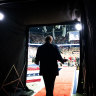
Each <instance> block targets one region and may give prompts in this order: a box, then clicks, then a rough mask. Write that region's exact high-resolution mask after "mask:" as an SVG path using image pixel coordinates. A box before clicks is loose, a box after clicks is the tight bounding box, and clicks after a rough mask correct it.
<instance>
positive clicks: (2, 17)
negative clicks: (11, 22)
mask: <svg viewBox="0 0 96 96" xmlns="http://www.w3.org/2000/svg"><path fill="white" fill-rule="evenodd" d="M3 19H4V15H3V14H2V13H1V12H0V21H1V20H3Z"/></svg>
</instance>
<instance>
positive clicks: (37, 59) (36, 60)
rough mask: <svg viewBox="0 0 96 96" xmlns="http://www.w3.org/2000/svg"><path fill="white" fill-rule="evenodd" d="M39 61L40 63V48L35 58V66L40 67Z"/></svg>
mask: <svg viewBox="0 0 96 96" xmlns="http://www.w3.org/2000/svg"><path fill="white" fill-rule="evenodd" d="M39 61H40V52H39V47H38V49H37V53H36V58H35V64H37V65H39Z"/></svg>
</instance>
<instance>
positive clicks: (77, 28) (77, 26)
mask: <svg viewBox="0 0 96 96" xmlns="http://www.w3.org/2000/svg"><path fill="white" fill-rule="evenodd" d="M75 28H76V30H78V31H80V30H82V25H81V24H80V23H78V24H76V25H75Z"/></svg>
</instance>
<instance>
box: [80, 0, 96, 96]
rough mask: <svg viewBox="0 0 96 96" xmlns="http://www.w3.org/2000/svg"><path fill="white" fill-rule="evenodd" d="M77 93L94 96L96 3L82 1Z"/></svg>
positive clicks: (95, 94) (95, 93) (95, 87)
mask: <svg viewBox="0 0 96 96" xmlns="http://www.w3.org/2000/svg"><path fill="white" fill-rule="evenodd" d="M83 4H84V6H83V11H82V24H83V27H84V28H83V31H82V32H81V33H80V34H81V42H80V55H81V56H80V64H81V65H80V75H79V76H80V78H79V84H78V92H80V93H86V94H87V96H96V91H95V90H96V3H95V1H93V0H83Z"/></svg>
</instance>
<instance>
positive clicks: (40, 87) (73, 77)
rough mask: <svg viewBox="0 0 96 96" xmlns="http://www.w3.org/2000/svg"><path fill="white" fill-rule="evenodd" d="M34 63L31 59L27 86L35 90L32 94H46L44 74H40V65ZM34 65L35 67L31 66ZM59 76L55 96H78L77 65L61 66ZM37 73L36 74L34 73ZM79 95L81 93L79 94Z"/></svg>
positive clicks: (39, 95)
mask: <svg viewBox="0 0 96 96" xmlns="http://www.w3.org/2000/svg"><path fill="white" fill-rule="evenodd" d="M31 65H32V63H31V61H30V60H29V69H28V72H27V73H28V75H29V74H31V75H29V76H28V77H27V81H26V82H27V83H26V85H27V87H28V88H29V89H31V90H33V91H34V93H33V94H32V95H31V96H45V94H46V91H45V86H44V81H43V78H42V76H39V75H38V74H37V73H39V69H38V66H34V67H33V66H31ZM31 67H33V69H32V68H31ZM59 68H61V70H60V71H59V76H57V77H56V81H55V86H54V96H77V95H76V89H77V85H78V74H79V70H76V67H68V66H66V65H64V66H62V67H59ZM34 73H35V74H34ZM78 96H79V94H78Z"/></svg>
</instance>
